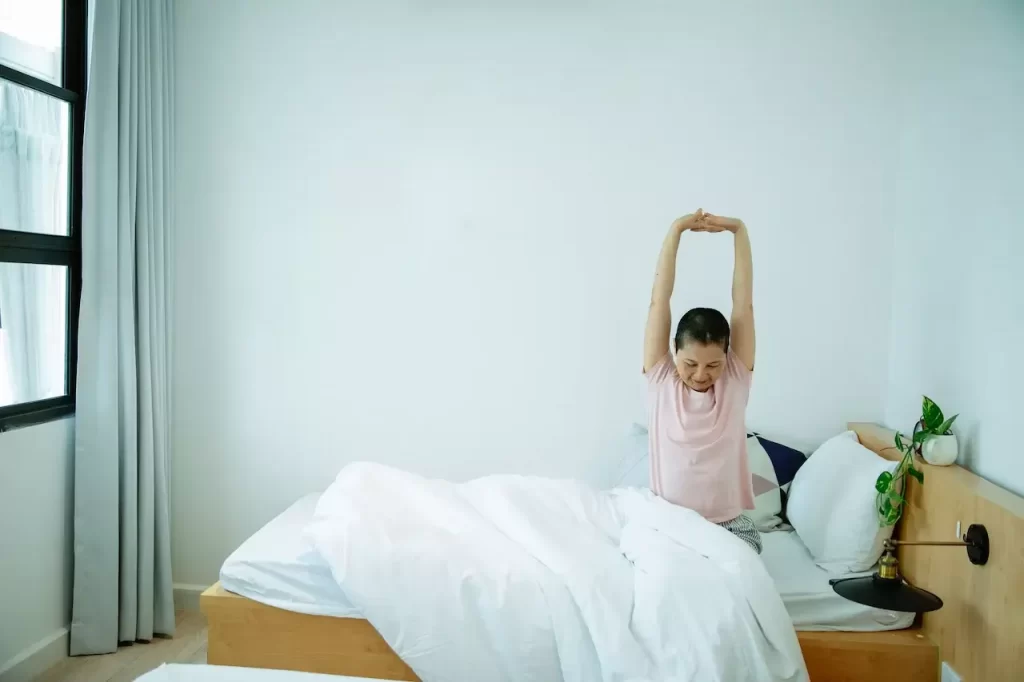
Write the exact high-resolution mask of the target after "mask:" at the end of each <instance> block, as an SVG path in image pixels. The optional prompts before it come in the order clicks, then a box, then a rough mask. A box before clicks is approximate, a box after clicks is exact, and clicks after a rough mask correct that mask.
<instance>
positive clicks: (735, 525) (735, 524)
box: [718, 515, 761, 554]
mask: <svg viewBox="0 0 1024 682" xmlns="http://www.w3.org/2000/svg"><path fill="white" fill-rule="evenodd" d="M718 525H719V526H721V527H722V528H724V529H726V530H727V531H729V532H730V533H732V534H733V535H735V536H736V537H738V538H739V539H740V540H743V542H745V543H747V544H748V545H750V548H751V549H753V550H754V551H755V552H757V553H758V554H760V553H761V534H760V533H758V532H757V528H755V527H754V522H753V521H751V520H750V519H749V518H747V516H746V515H740V516H737V517H736V518H735V519H732V520H730V521H723V522H722V523H720V524H718Z"/></svg>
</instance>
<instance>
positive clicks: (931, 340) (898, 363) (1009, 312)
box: [885, 1, 1024, 494]
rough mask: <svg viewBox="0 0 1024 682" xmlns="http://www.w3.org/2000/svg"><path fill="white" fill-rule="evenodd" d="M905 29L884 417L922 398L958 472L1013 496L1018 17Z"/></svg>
mask: <svg viewBox="0 0 1024 682" xmlns="http://www.w3.org/2000/svg"><path fill="white" fill-rule="evenodd" d="M941 4H942V6H940V7H933V11H930V12H927V13H918V14H917V15H916V16H914V17H913V21H906V22H905V27H906V30H905V31H903V35H904V36H905V39H904V41H902V43H901V44H902V46H903V49H904V50H905V52H904V59H903V60H902V63H903V64H905V69H906V72H905V74H904V75H903V80H904V82H905V83H906V84H907V86H906V88H905V89H903V90H902V91H901V92H902V96H901V97H900V99H899V101H898V102H897V103H896V104H897V107H896V108H897V113H898V115H899V116H900V117H901V126H900V133H901V134H900V139H899V151H900V156H899V164H898V174H897V179H896V183H895V185H894V189H895V191H896V192H897V193H898V194H899V195H900V196H901V202H900V205H901V211H900V212H899V214H898V215H897V216H896V219H895V221H894V223H895V232H894V239H895V242H894V254H895V257H896V260H897V261H898V262H899V264H900V265H899V266H898V267H897V269H896V274H895V277H894V280H893V305H892V312H893V316H892V332H891V333H892V343H891V355H890V359H889V361H890V373H889V387H888V391H887V401H886V410H885V416H886V421H887V422H888V424H889V426H892V427H894V428H897V427H898V428H901V429H905V430H909V429H910V427H911V425H912V424H913V423H914V421H915V419H916V418H917V416H918V415H919V414H920V400H921V394H922V393H924V394H926V395H928V396H929V397H931V398H933V399H935V400H936V401H938V402H939V404H940V405H941V406H942V407H943V408H944V409H945V410H946V411H947V413H949V414H953V413H956V412H959V413H961V417H960V418H959V420H958V422H957V426H956V427H954V431H955V432H956V433H957V435H958V436H959V438H960V439H961V441H962V451H963V454H964V459H963V463H965V464H966V465H967V466H968V467H969V468H971V469H973V470H974V471H975V472H977V473H978V474H979V475H981V476H984V477H985V478H988V479H989V480H991V481H993V482H995V483H997V484H999V485H1002V486H1004V487H1006V488H1008V489H1010V490H1013V491H1015V492H1016V493H1018V494H1024V463H1022V461H1024V460H1022V459H1021V457H1020V444H1021V437H1020V435H1019V433H1020V429H1019V422H1018V419H1019V418H1020V416H1019V411H1020V407H1021V405H1022V404H1024V403H1022V401H1021V397H1020V392H1021V387H1022V386H1024V370H1022V367H1024V363H1022V358H1021V353H1022V352H1024V298H1022V293H1024V273H1022V270H1021V268H1022V257H1024V192H1022V189H1024V168H1022V165H1021V164H1022V159H1024V5H1022V4H1021V3H1019V2H1009V1H1007V2H988V3H985V4H984V5H983V6H981V7H979V6H978V5H977V4H974V3H970V4H965V3H959V2H951V1H950V2H943V3H941Z"/></svg>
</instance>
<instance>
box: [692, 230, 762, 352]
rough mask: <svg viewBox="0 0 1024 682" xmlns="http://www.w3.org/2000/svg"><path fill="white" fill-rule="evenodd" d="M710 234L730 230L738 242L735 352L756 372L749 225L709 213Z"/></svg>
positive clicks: (734, 275)
mask: <svg viewBox="0 0 1024 682" xmlns="http://www.w3.org/2000/svg"><path fill="white" fill-rule="evenodd" d="M705 224H706V230H707V231H717V230H728V231H729V232H732V233H733V239H734V242H735V254H736V255H735V262H734V263H733V270H732V320H731V321H730V323H729V324H730V326H731V327H732V338H731V345H732V349H733V352H734V353H736V356H737V357H738V358H739V359H740V362H742V363H743V364H744V365H745V366H746V368H747V369H749V370H753V369H754V349H755V345H756V344H755V335H754V263H753V258H752V256H751V254H750V236H749V235H748V234H747V226H746V225H744V224H743V221H742V220H739V219H738V218H723V217H721V216H714V215H711V214H710V213H708V214H706V216H705Z"/></svg>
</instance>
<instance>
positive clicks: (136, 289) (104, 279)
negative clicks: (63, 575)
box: [71, 0, 174, 655]
mask: <svg viewBox="0 0 1024 682" xmlns="http://www.w3.org/2000/svg"><path fill="white" fill-rule="evenodd" d="M173 14H174V12H173V8H172V2H171V0H96V8H95V28H94V35H93V41H92V45H93V54H92V62H91V66H90V74H89V93H88V101H87V105H86V122H85V152H84V169H83V174H84V185H83V204H82V308H81V318H80V326H79V354H78V358H79V360H78V397H77V410H76V415H77V416H76V419H77V421H76V424H75V520H74V534H75V538H74V548H75V551H74V557H75V569H74V593H73V597H72V616H71V654H72V655H77V654H92V653H104V652H109V651H114V650H115V649H116V648H117V645H118V643H119V642H131V641H136V640H149V639H151V638H152V637H153V635H154V634H166V635H171V634H174V603H173V591H172V586H171V551H170V548H171V541H170V515H169V508H168V496H169V490H168V485H169V461H168V458H169V453H170V405H171V401H170V381H169V376H170V361H171V349H170V341H171V338H170V337H171V322H170V314H171V310H172V305H171V286H170V281H169V277H170V275H171V272H172V268H171V265H172V263H171V258H172V254H171V229H172V225H173V218H172V215H171V207H172V204H173V202H172V192H173V187H172V182H173V169H174V164H173V150H174V139H173V132H174V125H173V121H172V118H171V117H172V113H173V104H172V103H173V93H172V88H173V85H174V74H173V71H172V68H173V59H172V54H171V50H172V47H173V45H174V35H173V21H172V20H173Z"/></svg>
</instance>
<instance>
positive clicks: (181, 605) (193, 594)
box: [0, 583, 209, 682]
mask: <svg viewBox="0 0 1024 682" xmlns="http://www.w3.org/2000/svg"><path fill="white" fill-rule="evenodd" d="M208 587H209V585H189V584H188V583H174V610H175V611H198V610H199V595H201V594H202V593H203V592H205V591H206V588H208ZM0 682H4V680H0Z"/></svg>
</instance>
